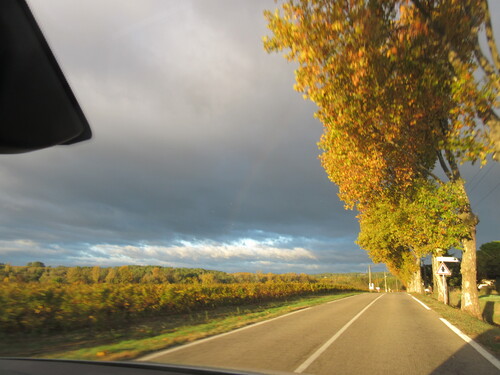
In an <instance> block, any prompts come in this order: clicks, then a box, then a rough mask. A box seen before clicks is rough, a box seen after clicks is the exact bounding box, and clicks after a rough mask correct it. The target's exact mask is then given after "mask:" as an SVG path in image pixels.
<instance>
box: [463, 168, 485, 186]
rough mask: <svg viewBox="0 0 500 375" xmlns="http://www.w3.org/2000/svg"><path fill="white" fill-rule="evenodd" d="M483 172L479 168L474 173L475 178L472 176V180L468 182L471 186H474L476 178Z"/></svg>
mask: <svg viewBox="0 0 500 375" xmlns="http://www.w3.org/2000/svg"><path fill="white" fill-rule="evenodd" d="M482 170H483V168H478V169H477V171H476V173H474V176H472V178H471V179H470V180H469V181H467V182H468V183H469V184H470V185H471V186H472V183H473V182H474V180H475V179H476V177H477V176H478V174H479V173H481V171H482Z"/></svg>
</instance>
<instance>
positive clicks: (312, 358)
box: [294, 294, 385, 374]
mask: <svg viewBox="0 0 500 375" xmlns="http://www.w3.org/2000/svg"><path fill="white" fill-rule="evenodd" d="M384 295H385V294H382V295H380V296H379V297H377V298H376V299H374V300H373V301H372V302H370V303H369V304H368V306H366V307H365V308H364V309H363V310H361V311H360V312H359V313H357V314H356V316H355V317H354V318H352V319H351V320H350V321H349V322H348V323H347V324H346V325H345V326H343V327H342V328H341V329H340V330H339V331H338V332H337V333H336V334H335V335H333V336H332V337H331V338H330V339H329V340H328V341H327V342H325V343H324V344H323V346H321V348H319V349H318V350H316V351H315V352H314V353H313V354H312V355H311V356H310V357H309V358H307V359H306V360H305V361H304V362H303V363H302V364H301V365H300V366H299V367H297V368H296V369H295V371H294V372H296V373H299V374H300V373H302V372H304V370H305V369H307V368H308V367H309V366H310V365H311V363H313V362H314V361H315V360H316V359H318V357H319V356H320V355H321V354H323V352H324V351H325V350H326V349H328V347H329V346H330V345H332V344H333V342H334V341H335V340H337V339H338V338H339V337H340V335H342V334H343V333H344V332H345V330H346V329H347V328H349V326H350V325H351V324H352V323H354V322H355V321H356V320H357V319H358V318H359V317H360V316H361V314H363V313H364V312H365V311H366V310H368V308H369V307H370V306H371V305H373V304H374V303H375V302H377V300H378V299H379V298H382V297H383V296H384Z"/></svg>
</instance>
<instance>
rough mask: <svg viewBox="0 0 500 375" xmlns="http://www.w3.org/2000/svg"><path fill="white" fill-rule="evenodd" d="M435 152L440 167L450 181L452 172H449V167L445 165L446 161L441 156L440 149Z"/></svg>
mask: <svg viewBox="0 0 500 375" xmlns="http://www.w3.org/2000/svg"><path fill="white" fill-rule="evenodd" d="M436 154H437V157H438V160H439V164H440V165H441V168H443V172H444V174H445V175H446V176H447V177H448V179H450V180H451V181H452V180H453V174H452V173H451V172H450V169H449V168H448V166H447V165H446V161H445V160H444V158H443V155H442V154H441V150H436Z"/></svg>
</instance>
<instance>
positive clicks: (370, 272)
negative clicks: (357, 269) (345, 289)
mask: <svg viewBox="0 0 500 375" xmlns="http://www.w3.org/2000/svg"><path fill="white" fill-rule="evenodd" d="M372 289H373V288H372V268H371V266H370V265H369V266H368V290H369V291H370V293H371V292H372Z"/></svg>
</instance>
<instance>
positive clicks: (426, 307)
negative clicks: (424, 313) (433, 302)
mask: <svg viewBox="0 0 500 375" xmlns="http://www.w3.org/2000/svg"><path fill="white" fill-rule="evenodd" d="M408 295H409V296H410V297H411V298H413V299H414V300H415V301H417V302H418V303H420V304H421V305H422V306H424V308H425V309H427V310H430V309H431V308H430V307H429V306H427V305H426V304H425V303H423V302H422V301H420V300H419V299H418V298H415V297H413V296H412V295H411V294H409V293H408Z"/></svg>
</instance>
